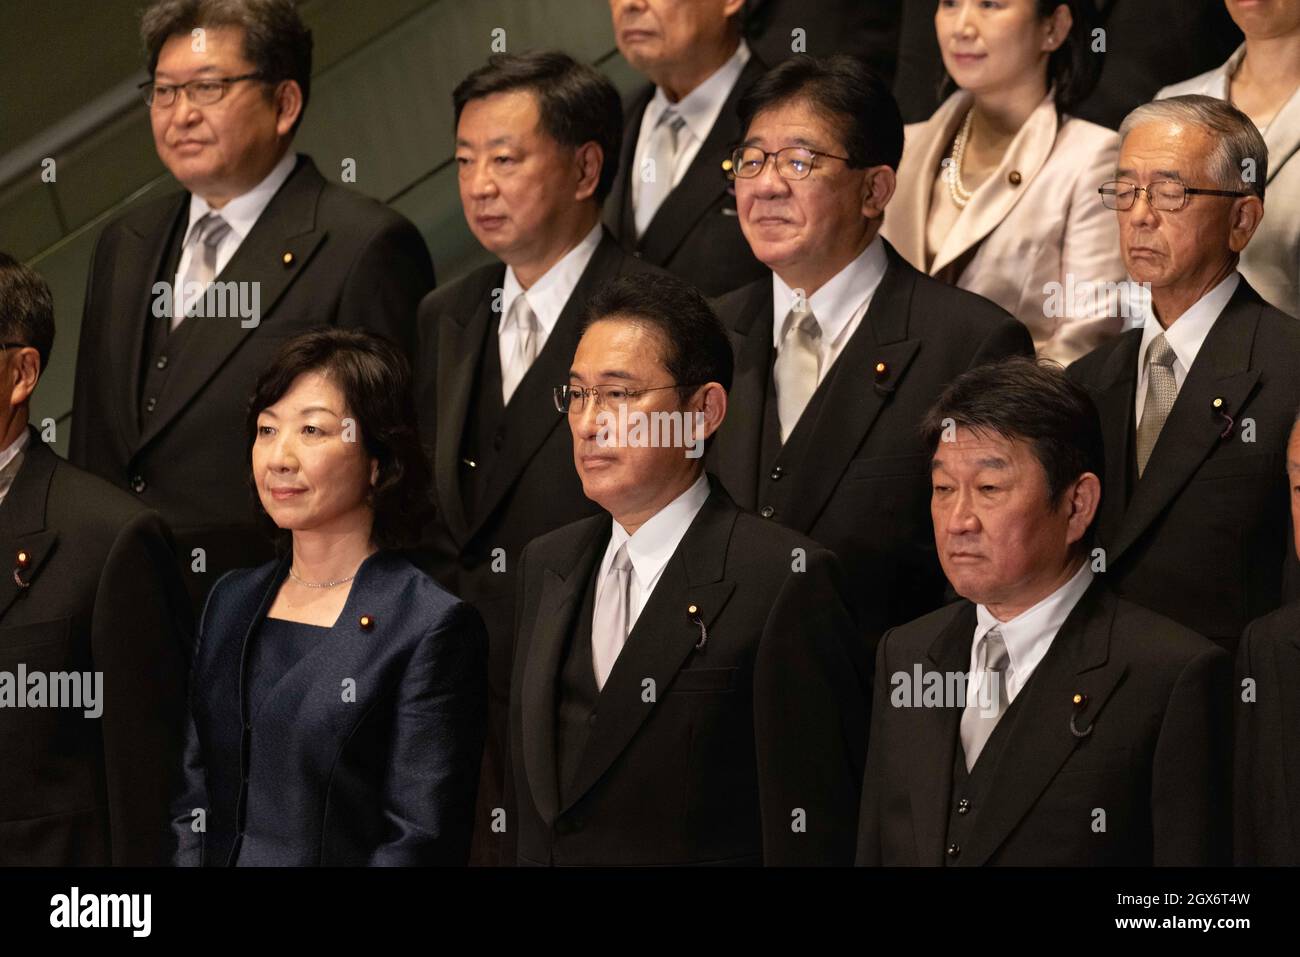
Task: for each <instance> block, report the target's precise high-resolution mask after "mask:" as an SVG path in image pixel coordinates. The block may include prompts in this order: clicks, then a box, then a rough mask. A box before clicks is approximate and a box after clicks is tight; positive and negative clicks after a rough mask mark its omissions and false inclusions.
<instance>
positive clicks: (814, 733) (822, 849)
mask: <svg viewBox="0 0 1300 957" xmlns="http://www.w3.org/2000/svg"><path fill="white" fill-rule="evenodd" d="M864 641H866V638H865V637H864V636H862V635H861V633H860V632H858V630H857V629H856V628H855V626H854V624H853V620H852V616H851V615H850V614H849V611H848V607H847V604H846V602H845V600H844V591H843V582H842V579H841V576H840V572H839V565H838V562H837V560H836V559H835V556H834V555H833V554H832V553H831V552H829V551H826V550H825V549H817V550H813V551H810V552H809V553H808V555H807V568H806V570H804V571H792V572H790V574H789V575H788V576H787V577H786V580H785V583H784V585H783V586H782V587H781V591H780V594H779V595H778V596H777V600H776V602H775V603H774V605H773V608H772V611H771V613H770V615H769V617H768V621H767V625H766V627H765V628H764V631H763V636H762V638H761V640H760V643H759V649H758V654H757V659H756V661H755V665H754V739H755V745H756V748H757V759H758V779H759V780H758V787H759V805H760V811H761V816H762V826H763V862H764V864H771V865H827V864H836V865H848V864H851V863H852V862H853V848H854V838H855V835H856V831H857V817H858V804H859V799H860V796H861V787H862V772H863V765H864V761H865V752H866V740H867V708H868V703H867V700H866V699H867V694H866V693H865V692H864V690H863V688H862V686H861V684H860V683H859V680H858V674H857V670H856V669H855V668H854V667H853V660H854V658H855V657H857V656H856V655H855V653H854V651H855V649H854V646H855V644H857V643H861V642H864ZM801 812H802V813H801Z"/></svg>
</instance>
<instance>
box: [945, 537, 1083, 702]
mask: <svg viewBox="0 0 1300 957" xmlns="http://www.w3.org/2000/svg"><path fill="white" fill-rule="evenodd" d="M1092 579H1093V574H1092V568H1091V567H1090V566H1089V564H1088V562H1087V561H1085V562H1083V564H1082V565H1080V566H1079V570H1078V571H1077V572H1075V573H1074V576H1073V577H1072V578H1071V579H1070V580H1069V581H1068V582H1066V583H1065V584H1064V585H1062V586H1061V587H1060V588H1058V589H1056V591H1054V592H1052V593H1051V594H1050V595H1048V596H1047V597H1046V598H1044V599H1043V600H1042V601H1040V602H1039V603H1038V604H1037V605H1035V606H1034V607H1032V608H1030V609H1028V610H1026V611H1022V612H1021V613H1020V614H1019V615H1016V617H1015V618H1012V619H1011V620H1010V621H998V620H997V618H995V617H993V613H992V612H991V611H989V610H988V609H987V608H985V607H984V606H983V605H976V606H975V635H974V637H973V639H972V641H971V649H970V672H969V673H970V676H971V678H970V686H968V688H967V690H966V700H967V701H968V702H969V701H972V700H975V699H974V698H973V697H972V696H973V695H976V694H978V692H979V685H980V677H981V676H980V675H979V674H977V672H976V670H975V669H976V668H977V667H978V662H979V656H978V654H977V652H978V650H979V644H980V641H981V639H983V637H984V636H985V635H987V634H988V633H989V632H990V631H992V630H993V628H995V627H996V628H997V629H998V630H999V632H1000V633H1001V635H1002V640H1003V641H1004V642H1006V646H1007V704H1010V703H1011V702H1012V701H1014V700H1015V697H1016V695H1018V694H1019V693H1020V689H1021V688H1023V687H1024V686H1025V685H1026V684H1027V683H1028V682H1029V678H1030V676H1031V675H1032V674H1033V673H1034V669H1035V668H1037V667H1038V663H1039V662H1040V661H1042V660H1043V656H1044V655H1046V654H1047V649H1048V648H1050V647H1052V642H1053V641H1054V640H1055V639H1056V633H1057V632H1059V631H1060V630H1061V626H1062V625H1063V624H1065V619H1066V618H1068V617H1070V612H1071V611H1073V610H1074V606H1075V605H1077V604H1078V603H1079V599H1080V598H1082V597H1083V593H1084V592H1086V591H1087V590H1088V587H1089V586H1090V585H1091V584H1092Z"/></svg>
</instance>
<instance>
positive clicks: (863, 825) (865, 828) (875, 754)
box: [856, 628, 893, 867]
mask: <svg viewBox="0 0 1300 957" xmlns="http://www.w3.org/2000/svg"><path fill="white" fill-rule="evenodd" d="M891 634H893V629H892V628H891V629H890V630H889V631H887V632H885V634H884V635H883V636H882V637H881V639H880V646H879V647H878V648H877V649H876V677H875V685H874V689H873V691H872V696H871V734H870V735H869V736H868V740H869V741H874V742H875V744H874V746H871V747H868V748H867V770H866V773H865V774H863V776H862V809H861V812H860V813H859V814H858V850H857V859H856V863H857V865H858V866H859V867H879V866H880V862H881V853H880V793H881V787H882V784H883V781H882V777H881V776H882V775H883V774H884V765H885V762H884V759H883V757H882V754H883V745H884V741H885V738H884V722H885V710H884V709H885V708H886V707H887V706H888V704H889V665H888V662H887V658H888V652H887V651H886V649H887V648H888V646H889V636H890V635H891Z"/></svg>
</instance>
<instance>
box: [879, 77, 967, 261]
mask: <svg viewBox="0 0 1300 957" xmlns="http://www.w3.org/2000/svg"><path fill="white" fill-rule="evenodd" d="M970 102H971V98H970V95H969V94H967V93H964V92H958V93H956V94H954V95H953V96H950V97H949V98H948V99H947V100H945V101H944V102H943V103H942V104H941V105H940V106H939V108H938V109H937V110H935V112H934V115H933V116H932V117H930V119H929V120H927V121H926V122H925V123H923V124H921V123H918V124H916V125H915V126H912V127H910V133H909V137H910V139H909V142H908V143H907V144H906V145H905V147H904V150H905V153H904V155H905V156H906V158H907V166H906V168H907V169H909V170H912V171H915V175H908V176H906V177H904V178H902V179H900V180H899V183H898V191H897V192H896V193H895V194H894V196H893V198H892V199H891V200H890V201H889V215H888V216H886V217H885V225H884V226H883V227H882V231H883V232H884V234H885V235H887V236H888V237H889V241H890V242H891V243H893V244H894V245H895V246H897V247H898V251H899V253H901V254H902V256H903V258H905V259H906V260H907V261H908V262H910V263H912V264H913V265H915V266H917V267H918V268H924V267H925V259H926V249H925V229H926V221H927V220H928V218H929V216H930V193H931V190H932V189H933V187H934V177H935V176H937V175H939V170H940V169H941V168H942V163H943V161H944V159H945V158H946V157H947V155H948V146H949V144H950V143H951V142H952V138H953V136H954V135H956V133H957V127H959V126H960V125H961V122H962V120H963V119H964V118H965V116H966V111H967V109H968V108H969V106H970ZM922 136H925V137H928V138H926V139H922V138H921V137H922ZM913 153H915V154H916V156H915V160H914V159H913V155H912V154H913Z"/></svg>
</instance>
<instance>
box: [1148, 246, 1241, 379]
mask: <svg viewBox="0 0 1300 957" xmlns="http://www.w3.org/2000/svg"><path fill="white" fill-rule="evenodd" d="M1240 283H1241V273H1239V272H1237V271H1236V270H1235V269H1234V270H1233V271H1232V272H1231V273H1229V275H1228V277H1227V278H1226V279H1224V280H1223V281H1222V282H1220V283H1219V284H1218V285H1217V286H1215V287H1214V288H1213V289H1211V290H1210V291H1209V292H1207V293H1206V294H1205V295H1204V296H1202V297H1201V298H1200V299H1198V300H1196V302H1195V303H1193V304H1192V307H1191V308H1190V309H1188V310H1187V311H1186V312H1185V313H1183V314H1182V315H1181V316H1179V317H1178V318H1177V319H1175V320H1174V323H1173V325H1171V326H1170V327H1169V328H1168V329H1162V328H1161V326H1160V322H1159V320H1157V319H1156V317H1155V314H1154V313H1153V312H1152V311H1151V309H1150V307H1149V306H1148V308H1147V313H1146V316H1145V318H1144V321H1143V323H1142V343H1141V345H1140V346H1139V347H1138V371H1139V376H1140V375H1141V374H1142V373H1145V371H1146V367H1147V350H1148V349H1150V347H1151V343H1152V342H1153V341H1155V338H1156V336H1158V335H1160V333H1162V332H1163V333H1164V334H1165V341H1166V342H1168V343H1169V347H1170V348H1171V349H1173V350H1174V355H1175V356H1176V357H1177V359H1178V364H1179V365H1180V366H1182V368H1183V372H1184V373H1187V372H1189V371H1191V368H1192V363H1193V362H1195V361H1196V355H1197V353H1199V352H1200V351H1201V346H1203V345H1204V344H1205V339H1206V337H1207V336H1208V335H1209V334H1210V330H1211V329H1212V328H1214V323H1215V322H1216V321H1217V320H1218V318H1219V315H1220V314H1221V313H1222V312H1223V309H1224V307H1225V306H1227V305H1228V300H1229V299H1231V298H1232V295H1233V293H1235V292H1236V291H1237V286H1238V285H1239V284H1240Z"/></svg>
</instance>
